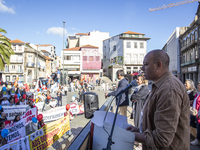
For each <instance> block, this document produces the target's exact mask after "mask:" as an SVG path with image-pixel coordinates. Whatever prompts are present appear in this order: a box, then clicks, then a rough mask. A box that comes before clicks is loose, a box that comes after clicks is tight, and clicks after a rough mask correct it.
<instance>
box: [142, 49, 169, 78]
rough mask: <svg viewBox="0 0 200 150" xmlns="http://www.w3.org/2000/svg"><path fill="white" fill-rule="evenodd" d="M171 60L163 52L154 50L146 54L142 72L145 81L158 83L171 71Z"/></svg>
mask: <svg viewBox="0 0 200 150" xmlns="http://www.w3.org/2000/svg"><path fill="white" fill-rule="evenodd" d="M169 62H170V58H169V56H168V54H167V53H166V52H164V51H162V50H153V51H150V52H149V53H147V54H146V56H145V57H144V61H143V66H142V68H141V70H142V71H143V72H144V76H145V79H147V80H152V81H157V80H158V79H159V78H160V77H162V76H163V74H165V73H166V72H168V71H169Z"/></svg>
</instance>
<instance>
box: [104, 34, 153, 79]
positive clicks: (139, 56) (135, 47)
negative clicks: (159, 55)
mask: <svg viewBox="0 0 200 150" xmlns="http://www.w3.org/2000/svg"><path fill="white" fill-rule="evenodd" d="M149 39H150V38H146V37H145V34H142V33H137V32H132V31H127V32H124V33H122V34H119V35H116V36H113V37H111V38H109V39H106V40H104V41H103V74H104V75H106V76H108V77H109V78H110V79H111V80H112V81H114V80H115V79H116V78H117V76H116V71H117V70H119V69H123V70H124V72H125V74H131V73H134V72H138V71H139V70H140V69H141V67H142V64H143V59H144V56H145V54H146V53H147V40H149Z"/></svg>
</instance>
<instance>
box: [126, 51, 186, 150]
mask: <svg viewBox="0 0 200 150" xmlns="http://www.w3.org/2000/svg"><path fill="white" fill-rule="evenodd" d="M169 62H170V59H169V56H168V55H167V53H165V52H164V51H162V50H153V51H150V52H149V53H148V54H147V55H146V56H145V58H144V61H143V66H142V71H143V72H144V76H145V78H146V79H147V80H152V81H154V83H153V85H152V90H151V92H150V94H149V95H148V96H147V98H146V102H145V104H144V107H143V110H142V112H141V118H140V127H139V128H136V127H134V126H130V127H128V128H127V130H129V131H131V132H134V134H135V141H137V142H140V143H142V146H143V150H147V149H152V150H155V149H159V150H171V149H173V150H189V147H190V116H189V115H190V112H189V107H190V104H189V97H188V94H187V91H186V88H185V87H184V85H183V84H182V83H181V82H180V80H179V79H178V78H176V77H175V76H174V75H173V74H172V73H171V72H169Z"/></svg>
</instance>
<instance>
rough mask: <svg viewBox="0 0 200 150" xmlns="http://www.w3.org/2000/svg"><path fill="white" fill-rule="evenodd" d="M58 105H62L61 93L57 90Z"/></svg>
mask: <svg viewBox="0 0 200 150" xmlns="http://www.w3.org/2000/svg"><path fill="white" fill-rule="evenodd" d="M57 100H58V106H62V93H61V92H60V90H58V93H57Z"/></svg>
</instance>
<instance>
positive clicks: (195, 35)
mask: <svg viewBox="0 0 200 150" xmlns="http://www.w3.org/2000/svg"><path fill="white" fill-rule="evenodd" d="M194 40H195V41H196V40H197V31H195V32H194Z"/></svg>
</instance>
